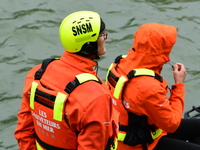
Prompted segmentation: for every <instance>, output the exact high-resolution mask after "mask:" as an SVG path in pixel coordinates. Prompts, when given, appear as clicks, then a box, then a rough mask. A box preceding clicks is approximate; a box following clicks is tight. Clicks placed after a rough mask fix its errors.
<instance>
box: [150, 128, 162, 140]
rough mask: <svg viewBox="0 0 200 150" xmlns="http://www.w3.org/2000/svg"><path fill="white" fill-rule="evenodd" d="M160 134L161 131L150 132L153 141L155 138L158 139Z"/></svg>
mask: <svg viewBox="0 0 200 150" xmlns="http://www.w3.org/2000/svg"><path fill="white" fill-rule="evenodd" d="M161 133H162V129H158V130H156V131H155V132H152V133H151V136H152V138H153V139H156V138H157V137H159V136H160V135H161Z"/></svg>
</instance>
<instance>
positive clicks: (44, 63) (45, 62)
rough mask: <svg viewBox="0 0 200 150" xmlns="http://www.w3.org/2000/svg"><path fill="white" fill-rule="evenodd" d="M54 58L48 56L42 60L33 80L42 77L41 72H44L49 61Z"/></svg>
mask: <svg viewBox="0 0 200 150" xmlns="http://www.w3.org/2000/svg"><path fill="white" fill-rule="evenodd" d="M54 60H56V59H55V58H48V59H45V60H43V62H42V66H41V68H40V69H39V70H38V71H37V72H36V73H35V80H40V79H41V77H42V75H43V73H44V72H45V70H46V68H47V66H48V65H49V63H51V62H52V61H54Z"/></svg>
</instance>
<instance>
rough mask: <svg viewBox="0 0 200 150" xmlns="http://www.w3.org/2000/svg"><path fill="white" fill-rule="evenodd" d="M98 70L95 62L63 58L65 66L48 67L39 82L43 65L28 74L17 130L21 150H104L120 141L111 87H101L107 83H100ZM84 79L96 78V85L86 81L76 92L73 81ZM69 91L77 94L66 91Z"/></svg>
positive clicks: (67, 55) (60, 63)
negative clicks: (81, 76) (116, 139)
mask: <svg viewBox="0 0 200 150" xmlns="http://www.w3.org/2000/svg"><path fill="white" fill-rule="evenodd" d="M95 65H96V62H94V61H92V60H89V59H86V58H83V57H80V56H77V55H75V54H71V53H68V52H64V54H63V56H62V57H61V58H60V60H55V61H53V62H51V63H50V64H49V65H48V67H47V68H46V70H45V72H44V73H43V74H42V77H41V79H40V80H34V76H35V73H36V71H38V70H39V69H40V68H41V65H38V66H36V67H34V68H33V69H32V70H31V71H30V72H29V73H28V75H27V77H26V80H25V86H24V90H23V98H22V104H21V108H20V111H19V113H18V124H17V128H16V130H15V138H16V139H17V140H18V144H19V147H20V149H21V150H25V149H30V150H32V149H33V150H36V145H37V148H41V149H52V148H55V149H80V150H82V149H88V150H89V149H99V150H103V149H106V147H108V141H110V139H111V138H116V136H117V135H116V134H117V116H115V114H114V110H113V108H112V101H111V96H110V93H109V91H108V90H107V88H106V86H105V85H104V84H99V83H97V82H102V80H101V81H100V80H98V79H99V77H98V78H95V77H96V72H95V70H94V69H93V67H94V66H95ZM82 73H88V74H90V75H92V78H93V77H94V78H95V80H96V81H97V82H94V81H90V80H85V79H83V80H85V81H87V82H85V81H83V82H85V83H84V84H82V85H81V86H76V88H74V89H73V87H72V88H71V86H73V84H74V82H71V81H75V79H76V80H77V78H75V76H76V77H77V76H79V75H81V74H82ZM36 75H37V74H36ZM80 80H82V79H80ZM69 82H70V83H71V84H68V83H69ZM80 82H82V81H80ZM67 85H68V87H70V88H71V89H72V90H73V91H69V90H67V89H66V87H67ZM68 89H69V88H68ZM30 93H31V94H30ZM109 146H110V145H109Z"/></svg>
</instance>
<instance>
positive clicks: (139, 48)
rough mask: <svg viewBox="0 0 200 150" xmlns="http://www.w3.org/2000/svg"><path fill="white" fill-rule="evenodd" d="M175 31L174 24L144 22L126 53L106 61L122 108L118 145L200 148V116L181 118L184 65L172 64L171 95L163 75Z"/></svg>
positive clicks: (147, 149)
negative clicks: (110, 62) (111, 61)
mask: <svg viewBox="0 0 200 150" xmlns="http://www.w3.org/2000/svg"><path fill="white" fill-rule="evenodd" d="M176 36H177V29H176V28H175V27H173V26H170V25H164V24H160V23H147V24H143V25H141V26H140V27H139V29H138V30H137V31H136V33H135V34H134V42H133V46H132V47H131V48H130V50H129V51H128V54H127V55H120V56H118V57H117V58H116V59H115V62H114V63H112V64H111V65H110V67H109V69H108V73H107V76H106V83H107V85H108V86H109V88H110V91H111V93H112V94H113V103H114V107H115V108H116V109H117V110H118V111H119V112H120V118H119V119H120V125H119V133H118V150H169V149H170V150H178V149H181V150H188V149H192V150H197V149H200V145H199V144H200V120H199V119H182V115H183V110H184V95H185V85H184V80H185V77H186V74H187V72H186V69H185V67H184V65H183V64H181V63H176V64H175V65H174V66H173V74H174V82H175V83H174V85H172V88H171V89H170V92H171V94H170V96H169V97H168V94H167V93H168V92H169V88H168V85H167V81H166V80H165V79H164V78H163V77H162V76H161V71H162V68H163V65H164V64H166V63H168V62H169V61H170V57H169V55H170V52H171V50H172V48H173V46H174V44H175V43H176ZM186 140H188V142H186Z"/></svg>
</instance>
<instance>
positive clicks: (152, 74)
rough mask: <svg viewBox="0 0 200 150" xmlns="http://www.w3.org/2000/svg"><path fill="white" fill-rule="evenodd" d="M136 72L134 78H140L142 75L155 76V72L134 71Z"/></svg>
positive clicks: (148, 70) (146, 70) (145, 70)
mask: <svg viewBox="0 0 200 150" xmlns="http://www.w3.org/2000/svg"><path fill="white" fill-rule="evenodd" d="M134 70H135V71H136V72H135V74H134V76H140V75H149V76H155V72H154V71H153V70H150V69H134Z"/></svg>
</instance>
